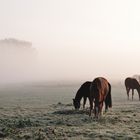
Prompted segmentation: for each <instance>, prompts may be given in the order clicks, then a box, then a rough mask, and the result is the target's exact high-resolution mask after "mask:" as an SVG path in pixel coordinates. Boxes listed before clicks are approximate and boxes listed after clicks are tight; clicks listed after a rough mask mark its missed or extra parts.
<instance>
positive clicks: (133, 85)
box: [125, 77, 140, 100]
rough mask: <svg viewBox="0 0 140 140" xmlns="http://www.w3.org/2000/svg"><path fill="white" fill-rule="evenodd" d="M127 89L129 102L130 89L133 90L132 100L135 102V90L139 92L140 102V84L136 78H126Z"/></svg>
mask: <svg viewBox="0 0 140 140" xmlns="http://www.w3.org/2000/svg"><path fill="white" fill-rule="evenodd" d="M125 87H126V92H127V97H128V100H129V91H130V89H132V100H133V96H134V89H136V90H137V91H138V94H139V100H140V84H139V82H138V81H137V80H136V79H135V78H130V77H128V78H126V79H125Z"/></svg>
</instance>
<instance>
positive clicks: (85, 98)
mask: <svg viewBox="0 0 140 140" xmlns="http://www.w3.org/2000/svg"><path fill="white" fill-rule="evenodd" d="M86 100H87V97H84V101H83V109H85V104H86Z"/></svg>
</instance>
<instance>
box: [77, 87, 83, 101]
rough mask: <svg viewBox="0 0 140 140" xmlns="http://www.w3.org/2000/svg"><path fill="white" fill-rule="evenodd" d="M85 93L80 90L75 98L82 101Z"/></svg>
mask: <svg viewBox="0 0 140 140" xmlns="http://www.w3.org/2000/svg"><path fill="white" fill-rule="evenodd" d="M82 97H83V95H82V94H81V92H80V91H79V90H78V91H77V93H76V96H75V100H77V101H81V99H82Z"/></svg>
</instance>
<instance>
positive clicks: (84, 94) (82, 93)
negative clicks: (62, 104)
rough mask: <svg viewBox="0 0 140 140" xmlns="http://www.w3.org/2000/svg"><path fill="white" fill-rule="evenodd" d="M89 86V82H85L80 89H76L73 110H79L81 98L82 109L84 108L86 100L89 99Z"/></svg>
mask: <svg viewBox="0 0 140 140" xmlns="http://www.w3.org/2000/svg"><path fill="white" fill-rule="evenodd" d="M90 84H91V82H89V81H87V82H85V83H83V84H82V85H81V87H80V88H79V89H78V91H77V93H76V96H75V99H73V105H74V107H75V109H79V108H80V101H81V99H82V98H83V99H84V100H83V108H85V104H86V100H87V98H89V94H90Z"/></svg>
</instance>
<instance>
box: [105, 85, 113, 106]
mask: <svg viewBox="0 0 140 140" xmlns="http://www.w3.org/2000/svg"><path fill="white" fill-rule="evenodd" d="M108 86H109V91H108V94H107V96H106V99H105V102H106V105H107V106H108V107H110V108H111V107H112V97H111V85H110V83H108Z"/></svg>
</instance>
